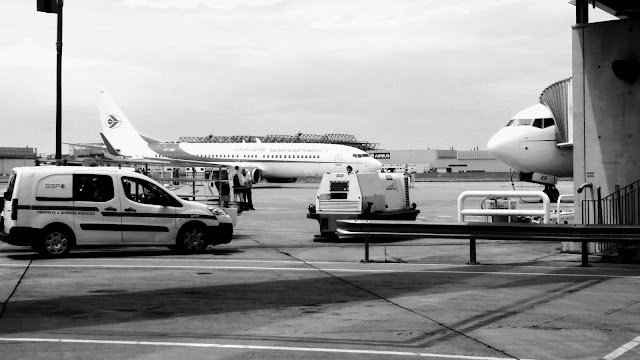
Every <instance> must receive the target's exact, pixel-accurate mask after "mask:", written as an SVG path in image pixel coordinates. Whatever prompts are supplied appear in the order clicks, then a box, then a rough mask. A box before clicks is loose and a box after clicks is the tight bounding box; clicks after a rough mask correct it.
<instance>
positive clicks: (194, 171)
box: [191, 168, 196, 201]
mask: <svg viewBox="0 0 640 360" xmlns="http://www.w3.org/2000/svg"><path fill="white" fill-rule="evenodd" d="M191 174H192V176H191V178H192V180H193V182H192V183H191V188H192V194H193V201H196V168H191Z"/></svg>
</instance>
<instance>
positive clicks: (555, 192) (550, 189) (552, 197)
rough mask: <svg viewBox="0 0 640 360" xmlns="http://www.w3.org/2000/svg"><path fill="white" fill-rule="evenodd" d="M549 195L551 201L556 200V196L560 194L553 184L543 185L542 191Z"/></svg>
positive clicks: (554, 201)
mask: <svg viewBox="0 0 640 360" xmlns="http://www.w3.org/2000/svg"><path fill="white" fill-rule="evenodd" d="M542 192H544V193H545V194H547V196H548V197H549V201H551V202H552V203H556V202H558V197H559V196H560V192H559V191H558V189H556V187H555V185H545V186H544V190H543V191H542Z"/></svg>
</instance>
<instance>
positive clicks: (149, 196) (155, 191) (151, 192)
mask: <svg viewBox="0 0 640 360" xmlns="http://www.w3.org/2000/svg"><path fill="white" fill-rule="evenodd" d="M122 188H123V189H124V195H125V196H126V197H127V199H129V200H131V201H134V202H138V203H141V204H149V205H162V206H167V205H168V206H174V207H181V206H182V205H181V204H180V203H179V202H178V201H176V200H175V199H174V198H173V197H171V196H170V195H169V194H167V192H166V191H165V190H164V189H161V188H159V187H158V186H156V185H155V184H152V183H150V182H148V181H145V180H142V179H136V178H130V177H122Z"/></svg>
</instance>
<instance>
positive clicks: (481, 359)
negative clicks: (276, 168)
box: [0, 338, 533, 360]
mask: <svg viewBox="0 0 640 360" xmlns="http://www.w3.org/2000/svg"><path fill="white" fill-rule="evenodd" d="M0 341H6V342H48V343H53V342H55V343H76V344H106V345H145V346H182V347H199V348H222V349H238V350H274V351H306V352H320V353H321V352H326V353H343V354H365V355H396V356H419V357H431V358H446V359H461V360H506V359H509V360H512V359H513V358H512V357H508V358H507V357H493V356H472V355H449V354H432V353H420V352H409V351H376V350H356V349H353V350H352V349H333V348H305V347H287V346H263V345H231V344H211V343H188V342H168V341H125V340H89V339H86V340H85V339H46V338H0ZM521 360H533V359H521Z"/></svg>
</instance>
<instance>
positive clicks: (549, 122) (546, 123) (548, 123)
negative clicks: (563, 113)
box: [543, 118, 556, 128]
mask: <svg viewBox="0 0 640 360" xmlns="http://www.w3.org/2000/svg"><path fill="white" fill-rule="evenodd" d="M555 124H556V122H555V121H554V120H553V119H551V118H546V119H544V125H543V128H548V127H549V126H553V125H555Z"/></svg>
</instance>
